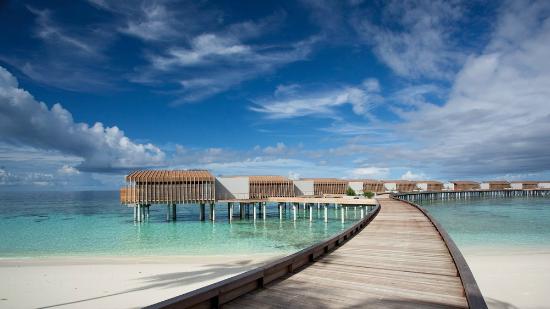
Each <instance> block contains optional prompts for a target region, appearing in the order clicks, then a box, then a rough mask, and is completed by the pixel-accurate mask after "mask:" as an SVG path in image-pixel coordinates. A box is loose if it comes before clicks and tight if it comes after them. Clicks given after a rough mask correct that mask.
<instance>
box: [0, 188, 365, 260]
mask: <svg viewBox="0 0 550 309" xmlns="http://www.w3.org/2000/svg"><path fill="white" fill-rule="evenodd" d="M198 208H199V207H198V206H197V205H186V206H178V217H177V221H176V222H168V221H166V207H165V206H151V214H150V219H149V221H148V222H144V223H134V222H133V211H132V209H131V208H128V207H123V206H121V205H120V204H119V202H118V193H117V192H28V193H25V192H16V193H12V192H0V257H36V256H90V255H93V256H97V255H100V256H113V255H116V256H138V255H139V256H143V255H225V254H288V253H291V252H295V251H298V250H300V249H303V248H305V247H308V246H310V245H312V244H314V243H316V242H318V241H321V240H323V239H326V238H329V237H330V236H332V235H334V234H336V233H338V232H340V231H342V230H343V229H345V228H347V227H349V226H351V225H352V224H353V223H354V222H356V221H357V220H358V219H359V212H357V213H356V214H354V212H353V211H349V212H348V215H347V219H346V222H345V223H344V224H342V223H341V219H339V218H337V217H336V215H337V214H336V213H337V212H336V211H335V210H334V209H333V208H330V209H329V212H328V213H329V218H330V219H329V222H328V223H325V222H324V221H323V219H322V218H321V216H322V214H323V211H322V209H321V211H320V212H317V209H316V208H315V209H314V220H313V222H312V223H310V222H309V215H308V217H307V218H306V216H305V214H304V212H303V210H301V211H300V213H299V216H298V217H299V218H298V220H297V221H296V222H295V223H294V222H293V221H292V219H291V214H292V213H291V211H288V212H287V214H286V218H285V219H284V220H283V221H282V222H280V221H279V215H278V212H277V207H276V205H271V206H268V210H269V211H268V212H267V216H268V218H267V220H266V221H265V222H264V221H263V220H261V219H257V220H256V222H255V223H254V220H252V219H244V220H239V219H238V218H235V220H234V221H233V222H232V223H231V224H229V223H228V221H227V206H226V205H225V204H224V205H218V206H217V208H216V222H214V223H212V222H210V221H204V222H200V221H198V217H199V213H198ZM236 214H237V211H235V215H236ZM338 214H339V212H338Z"/></svg>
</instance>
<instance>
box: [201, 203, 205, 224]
mask: <svg viewBox="0 0 550 309" xmlns="http://www.w3.org/2000/svg"><path fill="white" fill-rule="evenodd" d="M205 216H206V214H205V207H204V204H200V209H199V220H200V221H204V220H205Z"/></svg>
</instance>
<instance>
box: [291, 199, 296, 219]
mask: <svg viewBox="0 0 550 309" xmlns="http://www.w3.org/2000/svg"><path fill="white" fill-rule="evenodd" d="M292 216H293V217H294V221H296V204H294V203H293V204H292Z"/></svg>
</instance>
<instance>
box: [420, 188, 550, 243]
mask: <svg viewBox="0 0 550 309" xmlns="http://www.w3.org/2000/svg"><path fill="white" fill-rule="evenodd" d="M422 206H423V207H424V208H426V209H427V210H428V211H429V212H430V213H431V214H432V215H433V216H434V217H435V218H436V219H437V220H438V221H439V222H440V223H441V224H442V225H443V227H444V228H445V229H446V230H447V232H448V233H449V234H450V235H451V237H452V238H453V240H454V241H455V242H456V243H457V245H458V246H459V247H463V246H484V247H492V246H494V247H498V246H514V247H522V246H525V247H538V246H546V247H548V246H550V199H548V198H542V197H531V198H527V197H525V198H519V197H518V198H498V199H469V200H446V201H433V202H430V201H425V202H422Z"/></svg>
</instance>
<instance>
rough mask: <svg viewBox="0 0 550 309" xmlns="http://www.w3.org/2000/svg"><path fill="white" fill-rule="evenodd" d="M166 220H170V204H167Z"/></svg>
mask: <svg viewBox="0 0 550 309" xmlns="http://www.w3.org/2000/svg"><path fill="white" fill-rule="evenodd" d="M166 221H170V205H166Z"/></svg>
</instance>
